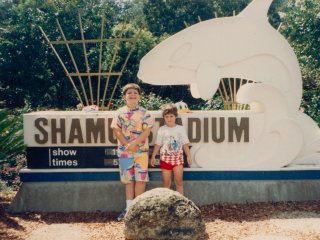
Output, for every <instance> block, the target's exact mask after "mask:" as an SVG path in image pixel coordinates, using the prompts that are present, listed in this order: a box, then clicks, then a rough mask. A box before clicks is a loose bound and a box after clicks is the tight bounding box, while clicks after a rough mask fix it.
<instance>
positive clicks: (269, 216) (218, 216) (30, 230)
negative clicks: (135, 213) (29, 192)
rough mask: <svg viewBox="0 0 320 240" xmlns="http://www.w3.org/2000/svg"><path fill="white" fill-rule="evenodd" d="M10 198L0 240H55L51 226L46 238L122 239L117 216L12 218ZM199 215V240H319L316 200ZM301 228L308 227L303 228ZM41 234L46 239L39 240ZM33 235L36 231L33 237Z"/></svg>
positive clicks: (5, 198) (214, 209) (0, 200)
mask: <svg viewBox="0 0 320 240" xmlns="http://www.w3.org/2000/svg"><path fill="white" fill-rule="evenodd" d="M14 196H15V193H14V192H11V193H9V194H3V193H0V239H6V240H12V239H30V240H34V239H58V238H55V237H54V236H51V237H50V231H49V230H50V229H49V228H50V227H51V228H53V227H54V226H59V227H58V228H55V230H54V231H53V232H52V233H51V234H52V235H55V236H57V235H59V232H58V231H57V229H59V230H60V231H61V236H64V235H65V234H66V231H67V230H65V229H69V230H70V231H71V230H72V229H73V230H75V233H77V234H79V236H76V235H75V234H74V233H73V235H72V236H74V238H73V239H91V240H92V239H111V240H113V239H124V236H123V226H124V224H123V223H122V222H120V223H119V222H117V221H116V220H115V219H116V216H117V214H118V213H117V212H94V213H84V212H74V213H23V214H12V213H8V212H7V209H8V207H9V205H10V203H11V201H12V199H13V198H14ZM200 210H201V212H202V216H203V219H204V220H205V222H206V234H205V236H203V239H245V240H249V239H252V240H258V239H270V240H271V239H285V240H286V239H294V240H295V239H297V240H298V239H303V240H306V239H308V240H309V239H310V240H319V239H320V224H319V223H320V200H319V201H307V202H278V203H247V204H224V203H221V204H212V205H207V206H201V207H200ZM279 220H281V221H280V222H278V221H279ZM306 221H310V222H306ZM293 223H294V224H295V225H292V224H293ZM304 223H305V224H307V225H306V226H302V225H303V224H304ZM313 224H316V225H314V226H313ZM42 228H43V232H44V233H43V234H44V235H43V236H46V238H43V237H41V236H42V235H41V231H42V230H41V229H42ZM39 229H40V230H39ZM77 229H81V233H80V231H78V230H77ZM35 231H38V232H39V231H40V233H37V234H38V237H37V236H36V234H35V233H34V232H35ZM268 237H269V238H268ZM278 237H279V238H278ZM59 239H62V238H61V237H60V238H59ZM68 239H70V238H68ZM71 239H72V238H71Z"/></svg>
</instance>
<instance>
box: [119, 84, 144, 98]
mask: <svg viewBox="0 0 320 240" xmlns="http://www.w3.org/2000/svg"><path fill="white" fill-rule="evenodd" d="M129 89H135V90H137V91H138V93H139V95H141V88H140V87H139V85H138V84H135V83H128V84H127V85H125V86H124V87H123V88H122V95H126V93H127V91H128V90H129Z"/></svg>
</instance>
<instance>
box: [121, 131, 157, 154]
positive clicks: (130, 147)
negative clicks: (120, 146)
mask: <svg viewBox="0 0 320 240" xmlns="http://www.w3.org/2000/svg"><path fill="white" fill-rule="evenodd" d="M151 128H152V126H151V127H147V128H146V129H145V130H143V132H142V133H141V135H140V136H139V137H137V138H136V140H134V141H132V142H129V143H127V145H126V149H127V150H131V151H135V150H136V149H137V147H138V145H139V144H140V143H142V142H143V141H144V140H145V139H146V138H147V137H148V136H149V134H150V132H151Z"/></svg>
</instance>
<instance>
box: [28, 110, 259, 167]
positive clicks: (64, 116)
mask: <svg viewBox="0 0 320 240" xmlns="http://www.w3.org/2000/svg"><path fill="white" fill-rule="evenodd" d="M114 113H115V112H112V111H109V112H99V113H85V112H77V111H69V112H66V111H63V112H58V111H48V112H34V113H29V114H25V115H24V132H25V143H26V144H27V159H28V168H100V167H101V168H103V167H114V166H117V165H118V159H117V151H116V148H117V146H116V144H117V141H116V138H115V137H114V135H113V131H112V129H111V127H110V125H111V121H112V118H113V116H114ZM151 113H152V115H153V116H154V118H155V125H154V127H153V128H152V132H151V134H150V136H149V142H150V145H151V148H152V145H153V143H154V140H155V136H156V132H157V130H158V128H159V127H160V126H161V125H163V123H164V122H163V119H162V117H161V113H160V112H158V111H154V112H151ZM258 118H259V117H258ZM255 119H257V116H250V115H247V116H244V114H241V113H238V114H234V112H233V113H231V112H229V113H228V112H221V111H211V112H210V111H205V112H204V111H196V112H192V113H184V114H180V116H179V118H178V119H177V122H178V124H181V125H183V126H184V127H185V129H186V131H187V134H188V137H189V139H190V147H191V149H192V147H193V146H195V145H199V144H217V145H221V147H223V146H226V145H229V144H237V145H238V144H244V145H247V144H249V143H250V135H251V134H250V132H251V131H252V130H253V131H255V130H254V129H251V127H250V121H255ZM195 166H196V165H195Z"/></svg>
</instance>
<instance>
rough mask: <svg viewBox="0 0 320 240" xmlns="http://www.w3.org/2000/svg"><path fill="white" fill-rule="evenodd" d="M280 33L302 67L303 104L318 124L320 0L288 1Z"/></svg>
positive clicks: (319, 118)
mask: <svg viewBox="0 0 320 240" xmlns="http://www.w3.org/2000/svg"><path fill="white" fill-rule="evenodd" d="M285 10H286V11H285V16H284V18H283V23H284V25H283V28H282V30H281V33H282V34H284V36H285V37H286V38H287V39H288V41H289V42H290V44H291V46H292V47H293V49H294V51H295V53H296V55H297V57H298V60H299V63H300V66H301V71H302V78H303V88H304V93H303V101H302V108H304V110H305V112H306V113H307V114H308V115H309V116H311V117H313V118H314V120H316V121H317V122H318V123H319V124H320V117H319V116H320V51H319V44H320V15H319V12H320V2H319V1H312V0H304V1H299V2H297V3H295V2H292V1H291V2H290V4H288V6H287V8H286V9H285Z"/></svg>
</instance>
